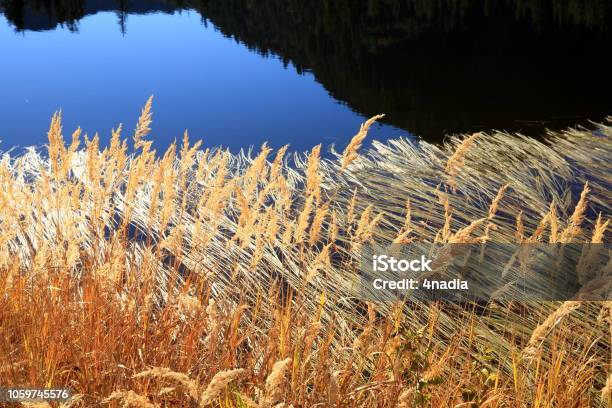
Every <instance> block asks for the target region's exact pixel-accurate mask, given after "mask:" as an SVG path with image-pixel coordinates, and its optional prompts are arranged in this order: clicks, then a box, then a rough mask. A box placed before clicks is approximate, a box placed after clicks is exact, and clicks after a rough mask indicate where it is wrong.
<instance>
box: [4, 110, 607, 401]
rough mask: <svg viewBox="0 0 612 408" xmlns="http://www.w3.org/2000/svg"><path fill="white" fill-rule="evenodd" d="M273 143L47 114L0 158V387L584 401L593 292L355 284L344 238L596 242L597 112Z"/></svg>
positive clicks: (599, 312)
mask: <svg viewBox="0 0 612 408" xmlns="http://www.w3.org/2000/svg"><path fill="white" fill-rule="evenodd" d="M373 120H374V119H372V120H370V121H368V122H366V123H365V124H364V125H363V126H362V128H361V129H360V131H359V133H358V134H357V135H356V136H355V138H354V139H353V141H352V142H351V144H350V145H349V146H348V147H347V149H346V150H345V151H344V152H342V153H338V154H336V155H333V157H332V158H330V159H322V158H321V157H320V156H321V154H320V149H321V147H320V146H319V147H315V148H314V149H313V150H312V151H311V152H309V153H308V154H305V155H295V156H292V157H286V156H288V155H287V153H286V149H284V148H283V149H280V150H279V151H276V152H273V151H272V150H271V149H269V148H268V147H266V146H264V147H262V148H261V150H260V152H258V153H254V154H240V155H232V154H230V153H228V152H225V151H222V150H204V149H202V147H201V146H200V144H199V143H196V144H190V143H189V139H188V137H187V136H185V138H184V140H183V141H182V143H181V144H180V145H178V146H174V145H173V146H171V147H170V148H169V150H168V151H166V152H165V153H163V154H159V153H156V152H154V151H152V148H151V142H150V141H148V140H147V135H148V133H149V131H150V126H151V104H150V101H149V103H148V104H147V105H146V106H145V108H144V110H143V113H142V115H141V117H140V119H139V121H138V124H137V128H136V130H135V132H134V134H133V136H131V137H130V139H131V142H130V143H133V144H134V149H135V150H134V151H135V153H133V154H128V142H127V141H126V140H123V139H122V136H121V128H119V129H117V130H116V131H115V132H113V135H112V139H111V143H110V145H109V147H108V148H106V149H104V150H102V151H100V148H99V140H98V138H97V137H96V138H94V139H93V140H87V138H84V139H85V142H84V146H82V147H81V144H82V140H81V139H82V138H81V135H80V132H79V131H77V132H75V133H74V134H73V135H72V137H71V138H70V141H69V143H67V144H66V143H65V142H64V137H63V136H62V128H61V117H60V116H59V115H56V116H55V117H54V118H53V120H52V123H51V126H50V129H49V146H48V152H46V154H44V155H42V154H40V153H39V152H36V151H34V150H31V151H29V152H27V153H26V154H23V155H21V156H19V157H9V156H7V155H5V157H4V159H3V160H2V162H1V164H0V186H1V188H0V290H1V292H0V293H2V296H0V329H1V330H0V378H1V379H2V381H1V382H0V384H2V385H30V386H35V385H37V386H43V385H44V386H55V387H59V386H65V387H69V388H71V389H72V390H73V391H74V392H75V393H76V394H78V395H77V397H75V398H74V399H73V400H72V402H71V403H68V404H65V405H70V406H99V405H109V406H146V407H153V406H185V407H190V406H202V407H206V406H228V407H229V406H241V407H245V406H259V407H268V406H277V407H280V406H291V405H293V406H295V407H298V406H346V407H349V406H351V407H352V406H399V407H411V406H436V407H437V406H444V407H445V406H466V407H468V406H482V407H505V406H511V407H519V406H543V407H544V406H551V407H552V406H555V407H576V406H585V407H587V406H598V405H601V406H605V404H607V403H608V404H609V402H610V388H611V387H612V385H611V384H610V381H611V380H610V378H612V377H610V362H611V351H610V328H611V325H612V320H611V319H612V307H611V306H610V303H609V302H581V301H568V302H564V303H563V302H562V303H560V302H532V303H520V304H518V303H516V302H511V301H504V300H503V299H500V300H496V301H492V302H490V303H489V304H487V305H486V307H485V308H484V310H483V309H482V308H480V309H479V310H478V311H474V310H472V309H471V308H470V307H467V306H463V307H460V306H458V305H453V304H446V303H440V302H437V303H436V302H428V303H426V302H423V303H405V302H401V301H399V300H398V301H397V302H386V303H376V304H374V303H370V302H365V301H362V300H360V299H359V298H358V296H357V293H355V292H354V290H352V289H351V286H350V283H351V282H353V280H354V277H355V275H356V274H357V272H358V268H359V266H358V263H359V253H360V252H359V251H360V250H361V248H362V247H363V245H365V244H367V243H370V242H372V241H374V242H377V243H381V244H389V243H392V242H397V243H410V242H425V243H441V244H446V243H486V242H550V243H566V242H595V243H597V242H608V241H607V240H606V239H607V237H608V236H607V228H608V219H609V214H610V202H609V199H608V197H609V195H610V171H611V170H612V169H611V167H612V166H611V163H610V157H612V143H611V140H612V139H611V137H612V128H611V127H609V126H607V125H598V126H597V127H596V129H594V130H568V131H567V132H563V133H556V134H550V135H549V137H548V139H547V142H546V144H544V143H542V142H541V141H536V140H532V139H527V138H522V137H520V136H511V135H506V134H501V133H491V134H475V135H471V136H461V137H456V138H452V139H449V140H448V141H447V142H446V143H445V144H444V145H442V146H438V145H430V144H427V143H425V142H421V143H420V144H418V145H416V144H412V143H411V142H409V141H406V140H395V141H390V142H388V143H387V144H381V143H374V145H373V147H372V148H371V149H370V150H368V151H360V146H361V144H362V142H363V139H364V138H365V137H366V135H367V130H368V127H369V126H370V125H371V124H372V123H373Z"/></svg>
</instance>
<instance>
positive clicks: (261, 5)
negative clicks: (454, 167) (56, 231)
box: [0, 0, 612, 151]
mask: <svg viewBox="0 0 612 408" xmlns="http://www.w3.org/2000/svg"><path fill="white" fill-rule="evenodd" d="M611 26H612V3H610V2H607V1H603V0H601V1H600V0H597V1H589V2H567V1H566V0H506V1H499V2H478V1H473V0H438V1H430V2H423V1H420V0H336V1H331V2H330V1H329V0H310V1H304V0H258V1H256V2H254V1H252V0H0V140H1V141H2V142H1V143H0V150H7V149H9V148H11V147H14V146H28V145H41V144H43V143H45V140H46V131H47V128H48V124H49V120H50V118H51V115H52V114H53V112H55V111H57V110H60V109H61V110H62V111H63V117H64V125H65V126H64V129H65V134H67V135H69V134H70V133H71V132H72V131H73V130H74V129H75V128H76V127H77V126H81V127H82V128H83V129H84V131H85V132H87V133H88V134H89V136H93V134H94V133H96V132H99V133H100V136H101V137H102V140H103V141H104V140H108V137H109V135H110V130H111V128H113V127H116V126H117V125H118V124H119V123H123V125H124V129H125V132H124V136H131V132H132V131H133V129H134V125H135V122H136V119H137V117H138V114H139V112H140V109H141V107H142V105H143V104H144V102H145V101H146V99H147V98H148V97H149V95H154V96H155V104H154V123H153V134H152V136H151V137H152V138H153V139H154V140H155V145H156V147H157V148H158V149H164V148H165V147H167V146H168V145H169V143H171V141H173V140H174V139H175V138H181V137H182V134H183V132H184V130H185V129H187V130H189V132H190V135H191V137H192V139H203V140H204V142H205V145H206V146H217V145H222V146H226V147H229V148H230V149H232V150H234V151H236V150H238V149H239V148H241V147H248V146H259V145H261V144H262V143H263V142H264V141H267V142H269V144H270V145H271V146H272V147H280V146H282V145H284V144H286V143H289V144H290V145H291V147H292V148H293V149H295V150H305V149H309V148H311V147H312V146H314V145H316V144H319V143H323V144H325V145H330V144H332V143H335V144H336V145H338V147H340V148H342V147H343V146H344V145H345V144H346V143H347V142H348V140H350V138H351V137H352V136H353V135H354V134H355V132H356V131H357V129H358V128H359V125H360V123H362V122H363V121H364V120H365V119H366V118H367V117H370V116H373V115H375V114H378V113H385V114H386V117H385V118H384V120H383V121H382V123H381V124H380V125H377V126H375V127H374V128H373V129H372V130H371V134H370V138H369V140H373V139H379V140H384V139H387V138H390V137H398V136H406V137H419V138H423V139H426V140H429V141H434V142H439V141H441V140H442V139H443V138H444V137H445V135H447V134H452V133H467V132H474V131H483V130H485V131H486V130H489V129H499V130H507V131H510V132H520V133H523V134H526V135H529V136H533V137H539V136H542V135H543V134H544V131H545V129H546V128H551V129H561V128H565V127H567V126H575V125H588V124H589V121H590V120H592V121H602V120H604V119H605V117H606V116H607V115H611V114H612V98H611V97H610V95H612V80H611V79H610V78H611V77H610V72H612V57H611V56H610V55H608V54H609V52H607V50H608V49H609V48H610V44H612V32H611V31H610V30H609V27H611Z"/></svg>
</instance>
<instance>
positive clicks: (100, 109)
mask: <svg viewBox="0 0 612 408" xmlns="http://www.w3.org/2000/svg"><path fill="white" fill-rule="evenodd" d="M0 50H1V55H2V57H1V58H2V68H1V70H2V75H0V90H1V91H0V95H1V97H0V140H1V141H2V143H1V144H0V150H7V149H8V148H10V147H13V146H28V145H38V144H42V143H44V142H45V140H46V139H45V138H46V131H47V129H48V124H49V120H50V118H51V115H52V114H53V112H54V111H56V110H62V112H63V118H64V130H65V134H66V135H65V136H69V135H70V133H71V132H72V130H74V129H75V128H76V127H77V126H81V127H82V128H83V130H84V131H85V132H87V133H88V134H89V135H90V136H93V134H94V133H95V132H99V133H100V136H101V137H103V138H105V137H106V138H108V137H109V135H110V131H111V128H113V127H116V126H117V125H118V124H119V123H123V125H124V129H125V130H126V133H125V135H126V136H127V135H129V134H130V133H129V132H131V131H133V129H134V125H135V123H136V119H137V118H138V115H139V112H140V109H141V107H142V105H143V104H144V102H145V101H146V99H147V98H148V96H149V95H152V94H153V95H154V100H155V102H154V118H153V119H154V123H153V132H152V135H151V138H152V139H154V140H155V142H156V146H158V147H159V148H165V147H166V146H167V145H168V144H169V143H171V141H172V140H174V139H175V138H177V139H180V138H181V137H182V135H183V132H184V130H185V129H187V130H188V131H189V134H190V136H191V137H192V138H193V139H203V140H204V143H205V145H207V146H216V145H223V146H227V147H230V148H231V149H232V150H237V149H239V148H241V147H248V146H249V145H255V146H259V145H261V144H262V143H264V142H265V141H267V142H269V144H270V145H271V146H273V147H280V146H282V145H284V144H286V143H290V145H291V147H292V148H293V149H296V150H303V149H308V148H310V147H312V146H314V145H316V144H318V143H324V144H326V145H327V144H331V143H336V144H340V145H342V144H343V143H346V141H347V140H350V138H351V137H352V136H353V135H354V133H355V132H356V131H357V130H358V128H359V124H360V123H361V122H362V121H363V120H364V119H365V118H364V116H363V115H359V114H357V113H355V112H354V111H353V110H351V109H350V108H349V107H348V106H347V105H346V104H344V103H341V102H339V101H337V100H335V99H334V98H333V97H331V96H330V95H329V94H328V92H327V91H326V90H325V88H324V87H323V86H322V85H321V84H319V83H318V82H317V81H316V80H315V78H314V76H313V75H312V74H310V73H302V74H298V73H297V72H296V69H295V68H294V67H293V66H291V65H289V66H285V65H284V64H283V62H282V61H281V60H280V59H279V58H278V57H276V56H274V55H270V56H268V57H265V56H262V55H260V54H259V53H256V52H254V51H250V50H249V49H247V47H246V46H244V45H242V44H240V43H237V42H236V41H234V40H232V39H229V38H227V37H225V36H223V35H222V34H221V33H220V32H219V31H218V30H217V29H215V27H214V26H213V25H211V24H208V25H207V26H205V25H204V24H203V23H202V19H201V17H200V15H199V14H198V13H196V12H189V11H182V12H178V11H177V12H175V13H173V14H165V13H152V14H146V15H130V16H129V31H127V32H126V33H125V34H123V33H122V32H121V30H120V29H119V28H118V23H117V16H116V15H115V13H112V12H101V13H98V14H95V15H91V16H87V17H85V18H83V19H82V20H81V22H80V24H79V30H78V32H71V31H70V30H69V29H68V28H66V27H58V28H56V29H53V30H46V31H41V32H34V31H25V32H16V31H15V29H14V28H13V27H11V26H9V24H7V21H6V19H5V18H4V17H3V16H2V15H0ZM408 134H409V133H408V132H407V131H403V130H400V129H398V128H395V127H394V126H390V125H382V126H377V127H376V128H374V129H373V130H372V137H373V138H379V139H384V138H388V137H397V136H401V135H403V136H407V135H408Z"/></svg>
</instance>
